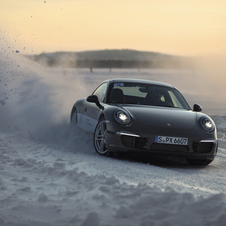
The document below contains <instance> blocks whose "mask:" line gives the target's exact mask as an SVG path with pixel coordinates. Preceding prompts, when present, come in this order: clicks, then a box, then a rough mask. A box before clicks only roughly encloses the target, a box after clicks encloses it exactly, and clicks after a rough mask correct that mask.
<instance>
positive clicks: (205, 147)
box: [192, 142, 214, 153]
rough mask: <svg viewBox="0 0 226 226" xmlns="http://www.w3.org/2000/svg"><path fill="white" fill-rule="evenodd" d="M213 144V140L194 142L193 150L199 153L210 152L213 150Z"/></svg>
mask: <svg viewBox="0 0 226 226" xmlns="http://www.w3.org/2000/svg"><path fill="white" fill-rule="evenodd" d="M213 146H214V143H213V142H203V143H202V142H194V143H193V144H192V148H193V151H194V152H197V153H209V152H211V151H212V149H213Z"/></svg>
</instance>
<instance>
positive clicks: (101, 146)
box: [93, 118, 110, 156]
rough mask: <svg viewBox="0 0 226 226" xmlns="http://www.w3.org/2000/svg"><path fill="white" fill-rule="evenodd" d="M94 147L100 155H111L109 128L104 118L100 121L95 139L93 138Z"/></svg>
mask: <svg viewBox="0 0 226 226" xmlns="http://www.w3.org/2000/svg"><path fill="white" fill-rule="evenodd" d="M93 142H94V147H95V150H96V152H97V153H98V154H100V155H104V156H109V155H110V153H109V151H108V150H107V126H106V120H105V119H104V118H102V119H100V121H99V122H98V124H97V126H96V129H95V132H94V137H93Z"/></svg>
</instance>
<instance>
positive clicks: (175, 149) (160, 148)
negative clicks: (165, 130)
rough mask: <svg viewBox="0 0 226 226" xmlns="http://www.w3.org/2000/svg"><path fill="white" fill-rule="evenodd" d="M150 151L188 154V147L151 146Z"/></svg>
mask: <svg viewBox="0 0 226 226" xmlns="http://www.w3.org/2000/svg"><path fill="white" fill-rule="evenodd" d="M150 150H151V151H169V152H178V153H187V152H189V149H188V146H185V145H172V144H156V143H154V144H152V145H151V148H150Z"/></svg>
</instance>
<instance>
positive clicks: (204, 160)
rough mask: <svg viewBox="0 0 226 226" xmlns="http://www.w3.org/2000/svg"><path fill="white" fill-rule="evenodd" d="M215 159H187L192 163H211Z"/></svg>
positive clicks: (203, 164)
mask: <svg viewBox="0 0 226 226" xmlns="http://www.w3.org/2000/svg"><path fill="white" fill-rule="evenodd" d="M213 160H214V159H187V161H188V162H189V163H190V164H192V165H202V166H207V165H209V164H210V163H211V162H212V161H213Z"/></svg>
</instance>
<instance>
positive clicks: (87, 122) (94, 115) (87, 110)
mask: <svg viewBox="0 0 226 226" xmlns="http://www.w3.org/2000/svg"><path fill="white" fill-rule="evenodd" d="M106 90H107V83H103V84H101V85H100V86H99V87H98V88H97V89H96V90H95V91H94V92H93V95H96V96H97V97H98V100H99V102H100V104H101V103H103V101H104V100H105V95H106ZM83 112H84V121H83V122H84V127H85V128H84V129H85V130H86V131H89V132H94V130H95V128H96V125H97V123H98V119H99V116H100V114H101V112H102V110H101V109H100V108H99V107H98V106H97V105H96V104H95V103H90V102H88V101H86V102H85V104H84V109H83Z"/></svg>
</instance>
